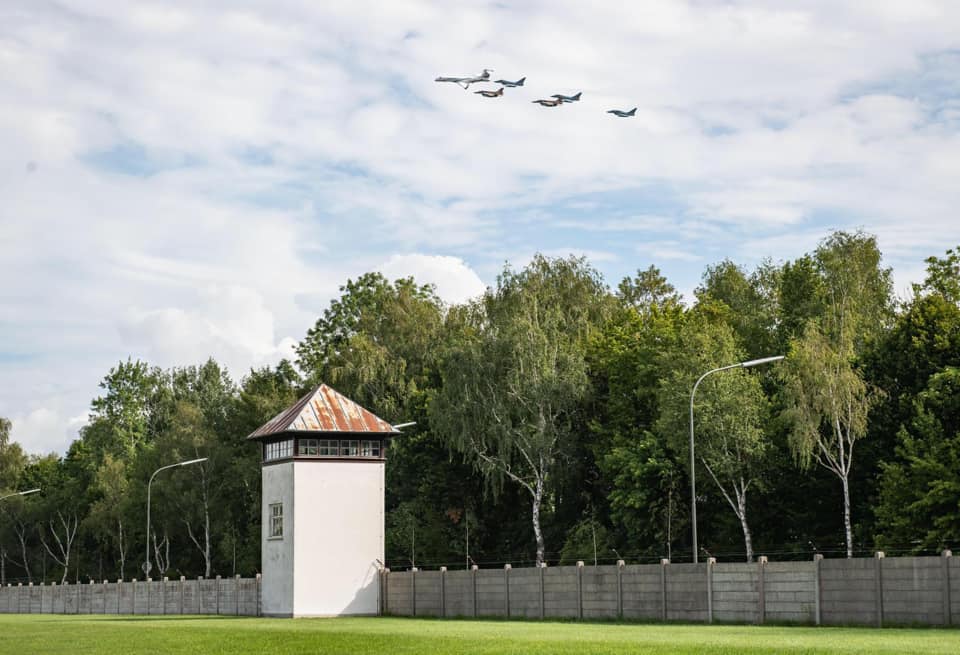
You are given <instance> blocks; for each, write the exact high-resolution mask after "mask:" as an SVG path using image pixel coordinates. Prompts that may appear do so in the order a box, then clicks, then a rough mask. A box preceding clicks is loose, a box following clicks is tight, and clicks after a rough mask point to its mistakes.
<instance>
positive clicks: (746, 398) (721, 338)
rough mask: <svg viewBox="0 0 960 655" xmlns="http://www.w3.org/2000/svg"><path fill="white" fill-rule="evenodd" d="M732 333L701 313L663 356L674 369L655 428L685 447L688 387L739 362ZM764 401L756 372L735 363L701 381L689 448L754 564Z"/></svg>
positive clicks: (664, 387)
mask: <svg viewBox="0 0 960 655" xmlns="http://www.w3.org/2000/svg"><path fill="white" fill-rule="evenodd" d="M744 355H745V353H743V352H742V351H740V350H738V349H737V347H736V344H735V338H734V333H733V330H732V328H731V327H730V326H728V325H726V324H725V323H713V322H710V321H709V320H706V319H705V318H704V317H703V316H697V315H694V316H692V317H691V318H688V320H687V322H686V324H685V325H684V327H683V329H682V330H681V337H680V342H679V344H678V346H677V350H676V351H674V352H672V353H671V354H670V355H669V356H668V357H667V359H666V365H667V366H670V367H671V368H672V370H670V371H669V373H668V374H667V375H666V377H665V379H664V380H663V382H662V392H661V393H662V400H661V407H662V412H661V418H660V421H659V422H658V428H659V430H661V431H663V432H664V433H666V434H670V435H672V436H673V441H674V444H675V447H676V448H677V450H680V451H683V450H688V449H689V445H688V443H689V442H688V440H687V435H688V434H689V432H688V430H689V402H690V392H691V389H692V388H693V385H694V383H695V382H696V380H697V378H699V377H700V376H701V375H702V374H704V373H706V372H707V371H709V370H711V369H714V368H718V367H720V366H726V365H728V364H735V363H736V362H738V361H743V360H744V359H745V357H744ZM767 415H768V403H767V400H766V397H765V396H764V394H763V390H762V389H761V386H760V382H759V379H758V375H757V374H755V373H748V372H747V371H745V370H744V369H740V368H735V369H730V370H728V371H723V372H719V373H717V374H715V375H712V376H709V377H707V378H705V379H704V381H703V382H702V383H701V385H700V387H699V388H698V390H697V397H696V405H695V416H696V423H695V425H696V441H695V453H696V455H697V460H698V462H699V463H700V464H701V465H702V466H703V469H704V470H705V471H706V472H707V475H708V476H709V477H710V479H711V480H712V481H713V483H714V484H715V485H716V487H717V489H718V490H719V491H720V494H721V495H722V496H723V498H724V500H725V501H726V502H727V505H729V507H730V509H731V510H732V511H733V514H734V516H736V518H737V521H738V522H739V524H740V530H741V532H742V533H743V545H744V553H745V555H746V561H748V562H752V561H753V533H752V531H751V529H750V521H749V511H748V508H749V503H748V499H749V496H750V493H751V492H752V491H756V490H757V489H758V488H760V487H761V486H762V484H763V474H764V467H765V460H764V458H765V456H766V454H767V453H768V451H769V447H768V443H767V441H766V439H765V438H764V436H765V435H764V431H763V424H764V420H765V419H766V417H767Z"/></svg>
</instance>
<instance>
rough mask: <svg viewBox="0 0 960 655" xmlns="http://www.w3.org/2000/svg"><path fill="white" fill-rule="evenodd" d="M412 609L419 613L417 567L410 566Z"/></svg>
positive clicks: (413, 612) (415, 613)
mask: <svg viewBox="0 0 960 655" xmlns="http://www.w3.org/2000/svg"><path fill="white" fill-rule="evenodd" d="M410 611H411V613H412V614H413V616H416V615H417V567H415V566H411V567H410Z"/></svg>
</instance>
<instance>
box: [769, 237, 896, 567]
mask: <svg viewBox="0 0 960 655" xmlns="http://www.w3.org/2000/svg"><path fill="white" fill-rule="evenodd" d="M814 260H815V262H816V267H817V272H818V274H819V278H820V286H821V293H822V307H823V313H822V315H820V316H819V317H817V318H816V319H814V320H811V321H809V322H808V323H807V325H806V327H805V329H804V331H803V334H802V336H801V337H799V338H796V339H794V340H793V341H792V342H791V347H790V354H789V356H788V358H787V361H786V362H785V366H784V367H783V371H784V381H785V389H784V418H785V419H786V420H787V422H788V424H789V425H790V426H791V428H790V434H789V443H790V448H791V450H792V451H793V454H794V456H795V457H796V459H797V462H798V463H799V464H800V466H801V467H803V468H808V467H809V466H810V465H811V464H812V463H814V462H816V463H817V464H818V465H820V466H822V467H823V468H825V469H827V470H828V471H830V472H831V473H832V474H833V475H835V476H837V478H838V479H839V480H840V484H841V488H842V491H843V527H844V536H845V539H846V549H847V557H853V525H852V520H851V515H850V505H851V502H850V473H851V471H852V470H853V464H854V451H855V445H856V443H857V441H859V440H860V439H861V438H863V437H864V436H865V435H866V432H867V417H868V414H869V411H870V408H871V406H872V405H873V404H874V403H875V402H876V401H877V399H878V397H879V395H880V393H881V392H880V391H879V390H877V389H873V388H871V387H869V386H868V385H867V384H866V382H865V381H864V379H863V376H862V375H861V373H860V371H859V369H858V368H857V360H858V357H859V356H860V355H861V354H862V353H863V351H864V349H865V347H866V346H867V344H869V343H871V342H872V341H873V339H874V338H875V337H876V336H877V335H878V334H879V333H880V332H881V331H882V330H883V328H884V327H886V325H887V324H888V321H889V320H890V319H891V317H892V312H891V302H890V297H891V282H890V269H884V268H881V266H880V251H879V249H878V248H877V244H876V239H875V238H873V237H871V236H869V235H865V234H862V233H855V234H850V233H846V232H837V233H834V234H833V235H831V236H830V237H828V238H827V239H825V240H824V241H823V242H822V243H821V244H820V246H819V247H818V248H817V251H816V253H815V256H814Z"/></svg>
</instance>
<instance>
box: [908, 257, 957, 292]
mask: <svg viewBox="0 0 960 655" xmlns="http://www.w3.org/2000/svg"><path fill="white" fill-rule="evenodd" d="M925 261H926V262H927V277H926V279H925V280H924V281H923V284H922V285H914V293H916V294H917V295H920V294H922V293H924V292H932V293H937V294H939V295H940V296H942V297H943V298H945V299H946V300H947V301H948V302H952V303H954V304H957V303H960V247H958V248H951V249H949V250H947V253H946V256H944V257H928V258H927V259H926V260H925Z"/></svg>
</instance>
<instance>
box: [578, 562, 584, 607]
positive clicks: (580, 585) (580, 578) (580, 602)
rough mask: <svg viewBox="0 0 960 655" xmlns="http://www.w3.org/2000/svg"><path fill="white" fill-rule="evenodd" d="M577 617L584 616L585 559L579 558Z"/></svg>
mask: <svg viewBox="0 0 960 655" xmlns="http://www.w3.org/2000/svg"><path fill="white" fill-rule="evenodd" d="M577 618H578V619H582V618H583V560H577Z"/></svg>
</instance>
